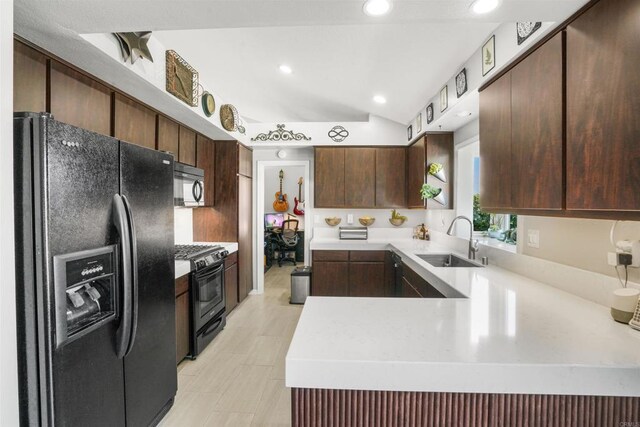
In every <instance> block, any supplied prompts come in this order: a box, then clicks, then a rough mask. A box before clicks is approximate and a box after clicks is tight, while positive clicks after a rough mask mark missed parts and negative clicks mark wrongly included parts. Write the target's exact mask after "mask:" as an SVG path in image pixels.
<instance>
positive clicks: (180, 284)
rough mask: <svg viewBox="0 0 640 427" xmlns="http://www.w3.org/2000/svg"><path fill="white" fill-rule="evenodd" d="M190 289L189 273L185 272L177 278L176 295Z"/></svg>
mask: <svg viewBox="0 0 640 427" xmlns="http://www.w3.org/2000/svg"><path fill="white" fill-rule="evenodd" d="M188 290H189V275H188V274H185V275H184V276H180V277H178V278H177V279H176V297H178V296H180V295H182V294H184V293H185V292H187V291H188Z"/></svg>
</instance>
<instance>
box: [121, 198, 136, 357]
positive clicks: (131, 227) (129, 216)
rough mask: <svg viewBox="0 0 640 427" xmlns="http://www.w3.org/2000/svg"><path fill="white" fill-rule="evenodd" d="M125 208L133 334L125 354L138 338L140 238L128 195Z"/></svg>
mask: <svg viewBox="0 0 640 427" xmlns="http://www.w3.org/2000/svg"><path fill="white" fill-rule="evenodd" d="M122 201H123V204H124V209H125V211H126V214H127V222H128V223H129V235H130V236H131V273H132V274H131V277H132V280H131V284H132V286H131V307H132V309H131V334H130V337H129V343H128V345H127V349H126V352H125V354H124V355H125V356H126V355H128V354H129V353H130V352H131V349H132V348H133V343H134V342H135V340H136V332H137V330H138V308H139V305H138V303H139V301H138V238H137V236H136V223H135V221H134V220H133V212H132V211H131V206H130V205H129V201H128V200H127V197H126V196H124V195H123V196H122Z"/></svg>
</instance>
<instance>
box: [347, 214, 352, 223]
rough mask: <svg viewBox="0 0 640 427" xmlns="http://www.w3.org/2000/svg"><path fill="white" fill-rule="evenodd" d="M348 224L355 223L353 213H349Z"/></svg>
mask: <svg viewBox="0 0 640 427" xmlns="http://www.w3.org/2000/svg"><path fill="white" fill-rule="evenodd" d="M347 224H353V214H349V215H347Z"/></svg>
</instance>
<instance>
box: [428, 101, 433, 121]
mask: <svg viewBox="0 0 640 427" xmlns="http://www.w3.org/2000/svg"><path fill="white" fill-rule="evenodd" d="M432 121H433V102H432V103H431V104H429V105H427V124H429V123H431V122H432Z"/></svg>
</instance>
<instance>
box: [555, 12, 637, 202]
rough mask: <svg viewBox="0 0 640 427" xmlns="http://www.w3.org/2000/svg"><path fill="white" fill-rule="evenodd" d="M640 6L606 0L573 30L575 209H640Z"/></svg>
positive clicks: (570, 144) (570, 178)
mask: <svg viewBox="0 0 640 427" xmlns="http://www.w3.org/2000/svg"><path fill="white" fill-rule="evenodd" d="M638 40H640V2H638V1H637V0H601V1H599V2H598V3H596V4H595V5H593V6H592V7H591V8H590V9H588V10H587V11H586V12H585V13H583V14H582V15H580V16H579V17H578V18H577V19H575V20H574V21H573V22H572V23H571V24H569V26H568V27H567V56H566V60H567V195H566V198H567V200H566V202H567V209H569V210H592V211H639V210H640V189H639V186H638V184H639V183H640V141H639V137H640V95H639V94H640V73H639V72H638V65H639V64H640V49H639V48H638Z"/></svg>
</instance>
